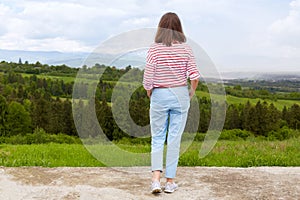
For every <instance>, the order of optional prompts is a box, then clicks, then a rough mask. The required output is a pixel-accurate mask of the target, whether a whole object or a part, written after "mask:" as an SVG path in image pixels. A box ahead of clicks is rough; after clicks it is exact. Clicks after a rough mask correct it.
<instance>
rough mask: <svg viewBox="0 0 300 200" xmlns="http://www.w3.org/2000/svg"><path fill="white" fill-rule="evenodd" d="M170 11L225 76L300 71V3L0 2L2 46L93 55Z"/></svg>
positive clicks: (283, 0)
mask: <svg viewBox="0 0 300 200" xmlns="http://www.w3.org/2000/svg"><path fill="white" fill-rule="evenodd" d="M169 11H171V12H175V13H177V14H178V16H179V17H180V19H181V21H182V24H183V30H184V32H185V34H186V36H187V37H188V38H190V39H192V40H193V41H195V42H197V43H198V44H199V45H200V46H201V47H202V48H203V49H204V50H205V51H206V53H207V54H208V55H209V56H210V58H211V59H212V60H213V62H214V63H215V64H216V66H217V68H218V69H219V70H221V71H263V72H270V71H271V72H272V71H277V72H289V71H298V72H299V71H300V0H100V1H99V0H59V1H58V0H26V1H24V0H23V1H22V0H0V49H10V50H31V51H61V52H92V51H93V50H94V49H95V48H96V47H97V46H98V45H99V44H101V42H103V41H105V40H107V39H108V38H110V37H112V36H115V35H118V34H120V33H122V32H126V31H130V30H134V29H139V28H147V27H151V28H153V27H157V24H158V22H159V19H160V17H161V16H162V15H163V14H164V13H166V12H169Z"/></svg>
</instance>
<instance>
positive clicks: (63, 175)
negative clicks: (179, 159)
mask: <svg viewBox="0 0 300 200" xmlns="http://www.w3.org/2000/svg"><path fill="white" fill-rule="evenodd" d="M150 176H151V173H150V172H149V168H148V167H136V168H116V169H113V168H69V167H59V168H42V167H20V168H5V167H0V199H1V200H19V199H20V200H21V199H22V200H28V199H39V200H41V199H47V200H48V199H53V200H58V199H64V200H76V199H82V200H94V199H101V200H106V199H108V200H129V199H134V200H135V199H138V200H139V199H140V200H144V199H167V200H168V199H187V200H189V199H191V200H193V199H197V200H201V199H203V200H208V199H214V200H218V199H230V200H235V199H236V200H241V199H274V200H275V199H276V200H277V199H293V200H294V199H300V167H288V168H284V167H259V168H226V167H222V168H218V167H179V169H178V173H177V178H176V182H177V183H178V185H179V189H178V190H177V191H176V192H175V193H173V194H166V193H161V194H159V195H153V194H151V193H150ZM164 181H165V179H164V178H163V179H162V183H164Z"/></svg>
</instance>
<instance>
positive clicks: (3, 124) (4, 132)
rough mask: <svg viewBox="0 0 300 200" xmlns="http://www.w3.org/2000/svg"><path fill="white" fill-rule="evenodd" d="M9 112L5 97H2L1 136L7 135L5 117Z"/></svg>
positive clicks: (0, 108)
mask: <svg viewBox="0 0 300 200" xmlns="http://www.w3.org/2000/svg"><path fill="white" fill-rule="evenodd" d="M6 112H7V103H6V99H5V97H4V96H2V95H0V136H1V135H2V136H3V135H5V134H6V131H5V130H6V128H5V116H6Z"/></svg>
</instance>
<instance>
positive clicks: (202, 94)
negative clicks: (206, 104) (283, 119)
mask: <svg viewBox="0 0 300 200" xmlns="http://www.w3.org/2000/svg"><path fill="white" fill-rule="evenodd" d="M196 95H197V96H199V97H206V98H210V94H209V93H207V92H203V91H196ZM212 96H213V99H217V100H218V99H222V96H221V95H212ZM226 101H227V102H228V104H240V103H241V104H246V103H247V101H249V102H250V103H251V104H256V103H257V102H258V101H261V102H264V101H266V102H267V103H268V104H271V103H273V104H274V106H275V107H277V108H278V109H279V110H282V109H283V107H284V106H286V107H291V106H292V105H294V104H300V101H297V100H281V99H280V100H276V101H273V100H270V99H265V100H264V99H260V98H255V99H250V98H241V97H235V96H232V95H226Z"/></svg>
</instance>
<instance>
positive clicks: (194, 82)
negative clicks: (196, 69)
mask: <svg viewBox="0 0 300 200" xmlns="http://www.w3.org/2000/svg"><path fill="white" fill-rule="evenodd" d="M198 82H199V79H195V80H191V89H190V92H189V95H190V99H192V98H193V96H194V95H195V91H196V89H197V86H198Z"/></svg>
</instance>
